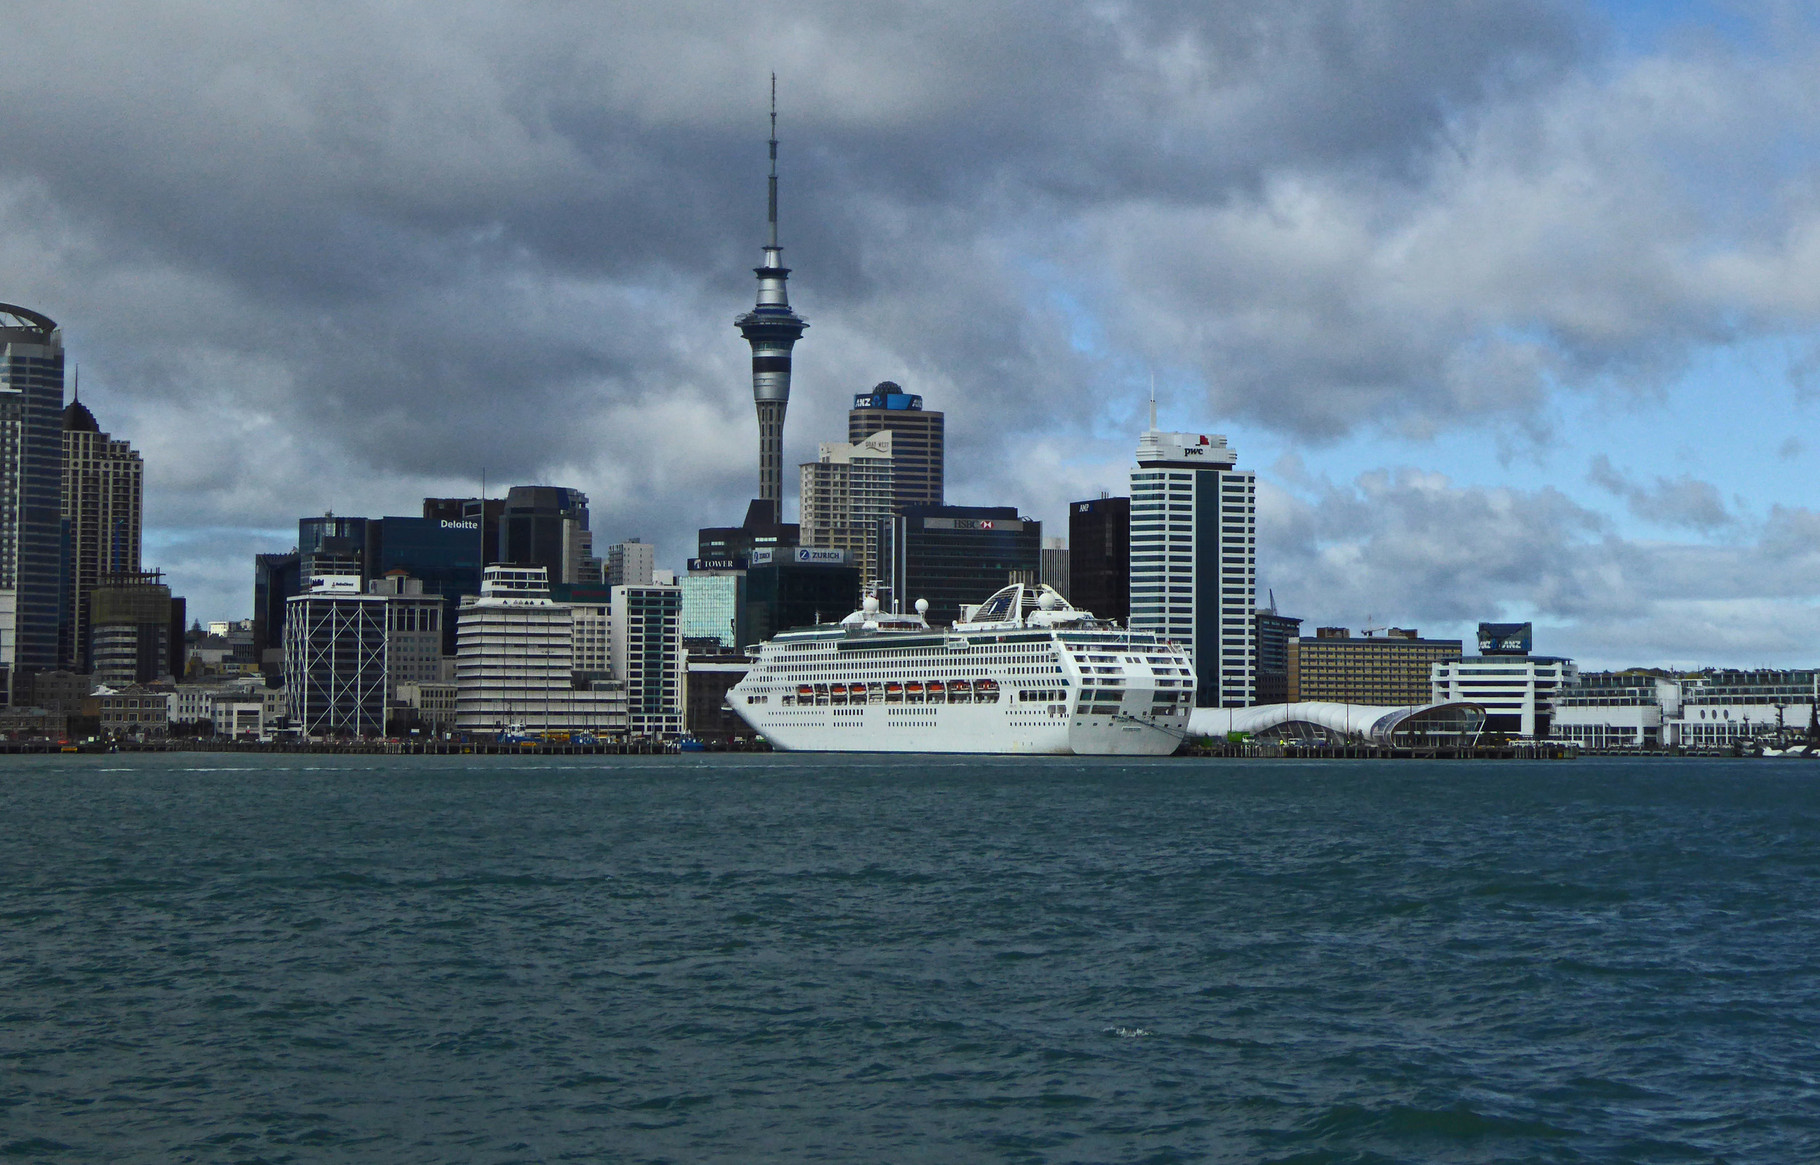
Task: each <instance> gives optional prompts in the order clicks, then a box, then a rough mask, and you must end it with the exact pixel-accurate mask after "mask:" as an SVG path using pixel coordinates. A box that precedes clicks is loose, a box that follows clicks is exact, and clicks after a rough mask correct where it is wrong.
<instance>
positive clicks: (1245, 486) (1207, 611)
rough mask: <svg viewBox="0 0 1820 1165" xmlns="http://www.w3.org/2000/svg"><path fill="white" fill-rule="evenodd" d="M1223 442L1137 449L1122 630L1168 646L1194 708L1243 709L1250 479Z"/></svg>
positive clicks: (1252, 602) (1196, 438) (1251, 583)
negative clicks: (1174, 646)
mask: <svg viewBox="0 0 1820 1165" xmlns="http://www.w3.org/2000/svg"><path fill="white" fill-rule="evenodd" d="M1237 460H1238V454H1237V453H1235V452H1234V451H1233V449H1232V448H1231V447H1230V446H1229V445H1227V444H1226V438H1224V437H1220V436H1214V437H1206V436H1201V435H1199V434H1196V433H1164V432H1160V431H1159V430H1158V429H1157V427H1156V404H1155V402H1154V401H1153V402H1152V403H1151V407H1150V428H1149V429H1148V430H1146V431H1145V432H1144V435H1143V436H1142V437H1140V438H1139V439H1138V450H1137V463H1138V467H1137V468H1136V469H1135V470H1133V471H1132V473H1131V628H1132V630H1134V631H1152V632H1155V633H1156V634H1157V635H1159V636H1162V637H1164V638H1166V639H1173V640H1174V641H1176V642H1177V643H1179V644H1181V645H1182V647H1183V649H1184V650H1186V651H1187V652H1188V657H1189V659H1190V660H1191V661H1192V662H1193V664H1194V671H1195V685H1196V686H1195V704H1196V706H1198V707H1203V708H1243V707H1246V706H1247V705H1249V704H1250V703H1251V702H1252V687H1251V685H1252V667H1253V654H1252V652H1253V647H1252V628H1251V621H1252V614H1253V612H1254V610H1255V609H1256V607H1257V566H1256V564H1257V523H1256V517H1255V515H1256V509H1257V479H1256V475H1255V474H1252V473H1249V472H1245V471H1241V470H1237V469H1234V468H1233V466H1234V464H1235V463H1236V462H1237Z"/></svg>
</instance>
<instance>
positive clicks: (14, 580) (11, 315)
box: [0, 303, 63, 703]
mask: <svg viewBox="0 0 1820 1165" xmlns="http://www.w3.org/2000/svg"><path fill="white" fill-rule="evenodd" d="M62 566H63V331H62V329H61V328H59V327H58V326H57V324H56V321H54V320H52V319H50V318H48V317H46V316H42V315H40V314H38V313H37V312H34V311H31V310H30V309H28V308H23V307H16V306H14V305H12V304H5V303H0V671H3V672H4V678H5V683H6V691H5V692H4V693H0V694H3V695H4V696H5V697H6V700H7V702H9V703H10V702H11V701H12V693H13V682H14V680H15V679H17V678H22V677H24V676H28V675H33V674H36V673H37V672H40V671H50V670H53V669H55V668H56V666H57V662H58V640H59V634H58V631H59V623H60V621H61V620H60V616H61V614H62V608H63V600H62V594H61V589H62V588H61V582H62V573H63V572H62Z"/></svg>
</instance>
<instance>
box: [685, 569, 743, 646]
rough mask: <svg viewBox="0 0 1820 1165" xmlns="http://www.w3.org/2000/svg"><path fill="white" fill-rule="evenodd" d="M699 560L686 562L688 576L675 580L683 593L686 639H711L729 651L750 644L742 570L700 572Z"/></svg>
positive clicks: (702, 570)
mask: <svg viewBox="0 0 1820 1165" xmlns="http://www.w3.org/2000/svg"><path fill="white" fill-rule="evenodd" d="M703 566H704V564H703V562H702V560H701V559H699V558H692V559H690V560H689V573H688V574H686V575H684V576H683V577H682V578H679V579H677V580H676V585H677V588H678V589H679V590H681V591H682V634H683V638H684V639H685V640H697V641H699V640H709V639H711V640H713V641H714V642H715V643H716V644H718V645H720V646H721V647H724V648H727V649H729V650H738V649H739V648H741V647H743V646H745V645H746V644H747V643H750V642H751V640H750V639H742V635H743V633H744V630H745V607H746V572H745V570H744V569H743V568H742V569H737V570H736V569H731V568H728V569H715V568H707V569H702V567H703Z"/></svg>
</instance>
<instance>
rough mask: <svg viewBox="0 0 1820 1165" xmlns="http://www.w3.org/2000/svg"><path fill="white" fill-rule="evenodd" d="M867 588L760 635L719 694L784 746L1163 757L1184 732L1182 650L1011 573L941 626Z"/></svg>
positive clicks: (1190, 691)
mask: <svg viewBox="0 0 1820 1165" xmlns="http://www.w3.org/2000/svg"><path fill="white" fill-rule="evenodd" d="M916 607H917V613H916V614H914V615H901V614H886V613H883V612H881V611H880V610H879V603H878V600H877V599H875V598H871V597H868V598H866V599H865V600H864V603H863V605H862V607H861V609H860V610H858V611H855V612H853V614H851V615H848V616H847V617H846V618H845V619H842V620H841V621H840V622H839V623H834V624H825V625H822V626H817V627H805V628H801V629H798V630H794V631H786V632H784V633H783V634H781V635H778V636H777V637H776V638H774V639H772V640H770V641H768V642H766V643H765V644H764V645H763V646H762V647H761V648H760V649H759V653H758V658H757V660H756V661H755V662H754V663H753V665H752V668H751V670H750V671H748V672H747V673H746V676H745V678H744V679H743V680H741V681H740V682H739V683H738V684H737V685H735V686H734V687H733V689H732V690H731V691H730V692H728V694H727V702H728V704H729V705H730V706H731V707H732V708H733V710H734V711H735V712H737V713H738V714H739V715H740V717H741V718H742V719H744V720H745V721H746V723H748V724H750V725H751V726H752V727H753V729H754V730H756V731H757V732H759V733H761V734H763V735H764V737H765V739H766V740H768V741H770V743H771V746H772V747H773V748H775V749H779V750H782V751H792V752H949V753H1032V754H1056V755H1069V754H1079V755H1097V756H1163V755H1167V754H1168V753H1171V752H1174V751H1175V749H1176V746H1177V745H1179V744H1180V743H1181V742H1182V738H1183V736H1184V735H1186V733H1187V730H1188V714H1189V712H1190V711H1191V710H1192V709H1193V706H1194V671H1193V669H1192V668H1191V667H1190V666H1189V663H1188V658H1187V656H1186V655H1185V654H1184V653H1183V652H1182V649H1181V648H1179V647H1177V646H1176V645H1175V644H1174V643H1171V642H1169V641H1167V640H1161V639H1158V638H1157V637H1156V636H1155V635H1153V634H1150V633H1148V632H1143V631H1129V630H1124V629H1122V628H1120V627H1118V626H1116V625H1115V624H1112V623H1108V622H1106V621H1103V620H1100V619H1096V618H1094V617H1093V616H1092V615H1091V614H1090V613H1088V612H1086V611H1081V610H1077V609H1076V608H1075V607H1074V606H1072V605H1071V604H1070V603H1069V602H1068V600H1067V599H1064V598H1063V597H1062V596H1061V595H1060V594H1059V593H1058V592H1057V591H1056V590H1055V589H1054V588H1053V587H1050V586H1047V585H1040V584H1039V585H1035V586H1032V585H1027V584H1024V583H1014V584H1012V585H1011V586H1008V587H1005V588H1004V589H1002V590H1000V591H998V592H997V593H996V594H994V595H993V596H992V597H991V598H989V599H987V600H986V601H985V602H984V603H981V604H980V605H979V606H977V607H973V608H969V609H966V610H964V611H963V615H962V619H961V620H960V621H959V622H957V623H955V624H954V625H953V626H951V627H947V628H937V627H931V626H930V625H929V623H928V621H927V619H926V618H925V617H924V616H925V613H926V612H927V611H928V608H929V605H928V603H927V602H925V601H923V600H920V599H919V600H918V601H917V604H916Z"/></svg>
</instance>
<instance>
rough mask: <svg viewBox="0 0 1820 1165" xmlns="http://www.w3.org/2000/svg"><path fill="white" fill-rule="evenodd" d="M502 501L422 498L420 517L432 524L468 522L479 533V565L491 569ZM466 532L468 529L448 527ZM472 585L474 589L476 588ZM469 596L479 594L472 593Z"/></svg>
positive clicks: (495, 558) (502, 513)
mask: <svg viewBox="0 0 1820 1165" xmlns="http://www.w3.org/2000/svg"><path fill="white" fill-rule="evenodd" d="M505 512H506V500H505V499H504V498H484V499H483V498H425V499H423V516H424V517H426V518H429V519H431V520H432V521H436V522H472V523H475V525H476V526H477V527H478V529H479V533H480V561H481V563H482V565H491V564H492V563H495V562H498V561H499V520H500V519H501V518H503V517H504V516H505ZM452 528H456V529H468V528H472V527H452ZM479 585H480V584H479V583H478V582H476V583H475V586H476V588H478V587H479ZM470 593H473V594H479V593H480V592H479V590H478V589H476V590H474V591H473V592H470Z"/></svg>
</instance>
